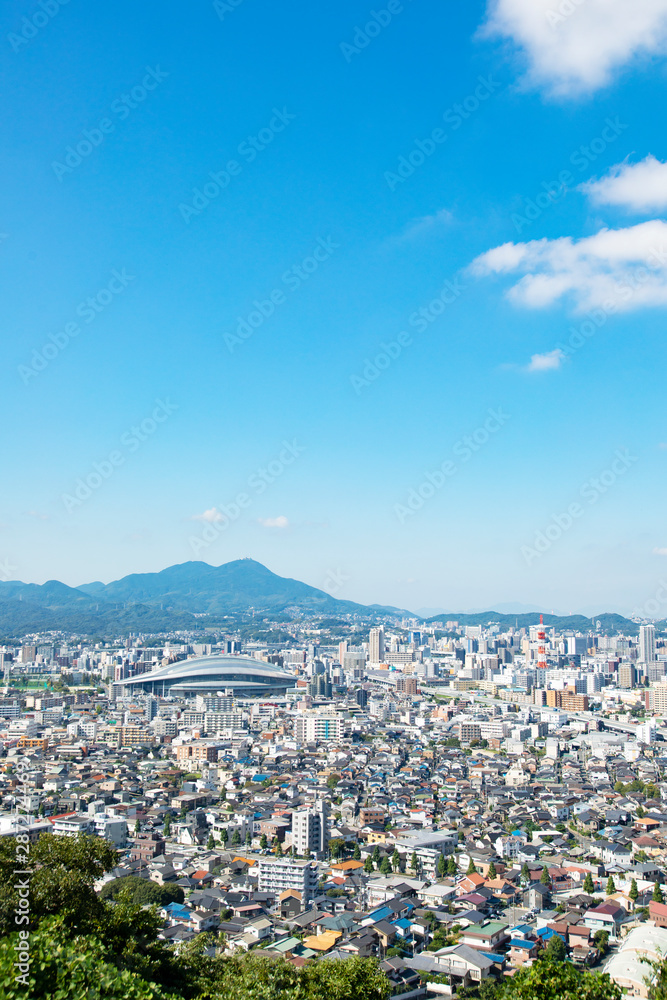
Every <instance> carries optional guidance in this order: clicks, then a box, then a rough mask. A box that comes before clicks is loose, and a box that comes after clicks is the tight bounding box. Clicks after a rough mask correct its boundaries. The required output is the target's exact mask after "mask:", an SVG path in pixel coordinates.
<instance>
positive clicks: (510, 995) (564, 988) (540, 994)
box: [496, 958, 662, 1000]
mask: <svg viewBox="0 0 667 1000" xmlns="http://www.w3.org/2000/svg"><path fill="white" fill-rule="evenodd" d="M496 996H497V997H498V998H499V1000H572V998H573V997H576V998H577V1000H621V997H622V993H621V988H620V986H617V985H616V983H614V982H612V981H611V979H610V978H609V976H608V975H606V974H605V975H601V974H599V973H595V972H591V971H590V970H588V969H578V968H576V967H575V966H574V965H572V963H571V962H556V961H553V960H552V959H550V958H543V959H541V960H540V961H538V962H534V963H533V965H531V966H530V967H529V968H528V967H526V966H524V967H523V968H521V969H519V970H518V971H517V972H516V973H515V974H514V975H513V976H512V978H511V979H510V980H508V982H507V983H503V984H501V985H500V986H499V987H498V990H497V992H496ZM660 1000H662V998H660Z"/></svg>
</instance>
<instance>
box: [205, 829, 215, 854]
mask: <svg viewBox="0 0 667 1000" xmlns="http://www.w3.org/2000/svg"><path fill="white" fill-rule="evenodd" d="M206 850H207V851H214V850H215V837H214V836H213V834H212V833H209V835H208V840H207V841H206Z"/></svg>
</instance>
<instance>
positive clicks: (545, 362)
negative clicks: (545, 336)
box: [523, 347, 565, 372]
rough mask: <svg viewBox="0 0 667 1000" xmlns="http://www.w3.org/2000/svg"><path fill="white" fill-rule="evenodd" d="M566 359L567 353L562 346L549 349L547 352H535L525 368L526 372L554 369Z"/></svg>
mask: <svg viewBox="0 0 667 1000" xmlns="http://www.w3.org/2000/svg"><path fill="white" fill-rule="evenodd" d="M564 360H565V355H564V354H563V352H562V351H561V349H560V347H556V348H555V350H553V351H547V352H546V353H545V354H533V355H532V356H531V359H530V362H529V364H527V365H526V367H525V368H524V369H523V370H524V371H525V372H548V371H554V370H556V369H558V368H560V366H561V365H562V363H563V361H564Z"/></svg>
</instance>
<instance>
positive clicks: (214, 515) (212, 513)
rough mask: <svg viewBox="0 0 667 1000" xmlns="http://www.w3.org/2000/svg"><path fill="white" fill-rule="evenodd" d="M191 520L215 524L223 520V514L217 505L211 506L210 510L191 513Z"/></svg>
mask: <svg viewBox="0 0 667 1000" xmlns="http://www.w3.org/2000/svg"><path fill="white" fill-rule="evenodd" d="M190 520H191V521H206V523H207V524H217V523H218V522H219V521H224V520H225V518H224V515H223V514H221V513H220V511H219V510H218V509H217V507H211V509H210V510H205V511H204V513H203V514H193V515H192V517H191V518H190Z"/></svg>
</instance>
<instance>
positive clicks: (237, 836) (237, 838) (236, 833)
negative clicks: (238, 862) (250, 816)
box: [232, 827, 241, 847]
mask: <svg viewBox="0 0 667 1000" xmlns="http://www.w3.org/2000/svg"><path fill="white" fill-rule="evenodd" d="M240 843H241V834H240V833H239V830H238V827H235V828H234V832H233V834H232V847H238V846H239V844H240Z"/></svg>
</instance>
